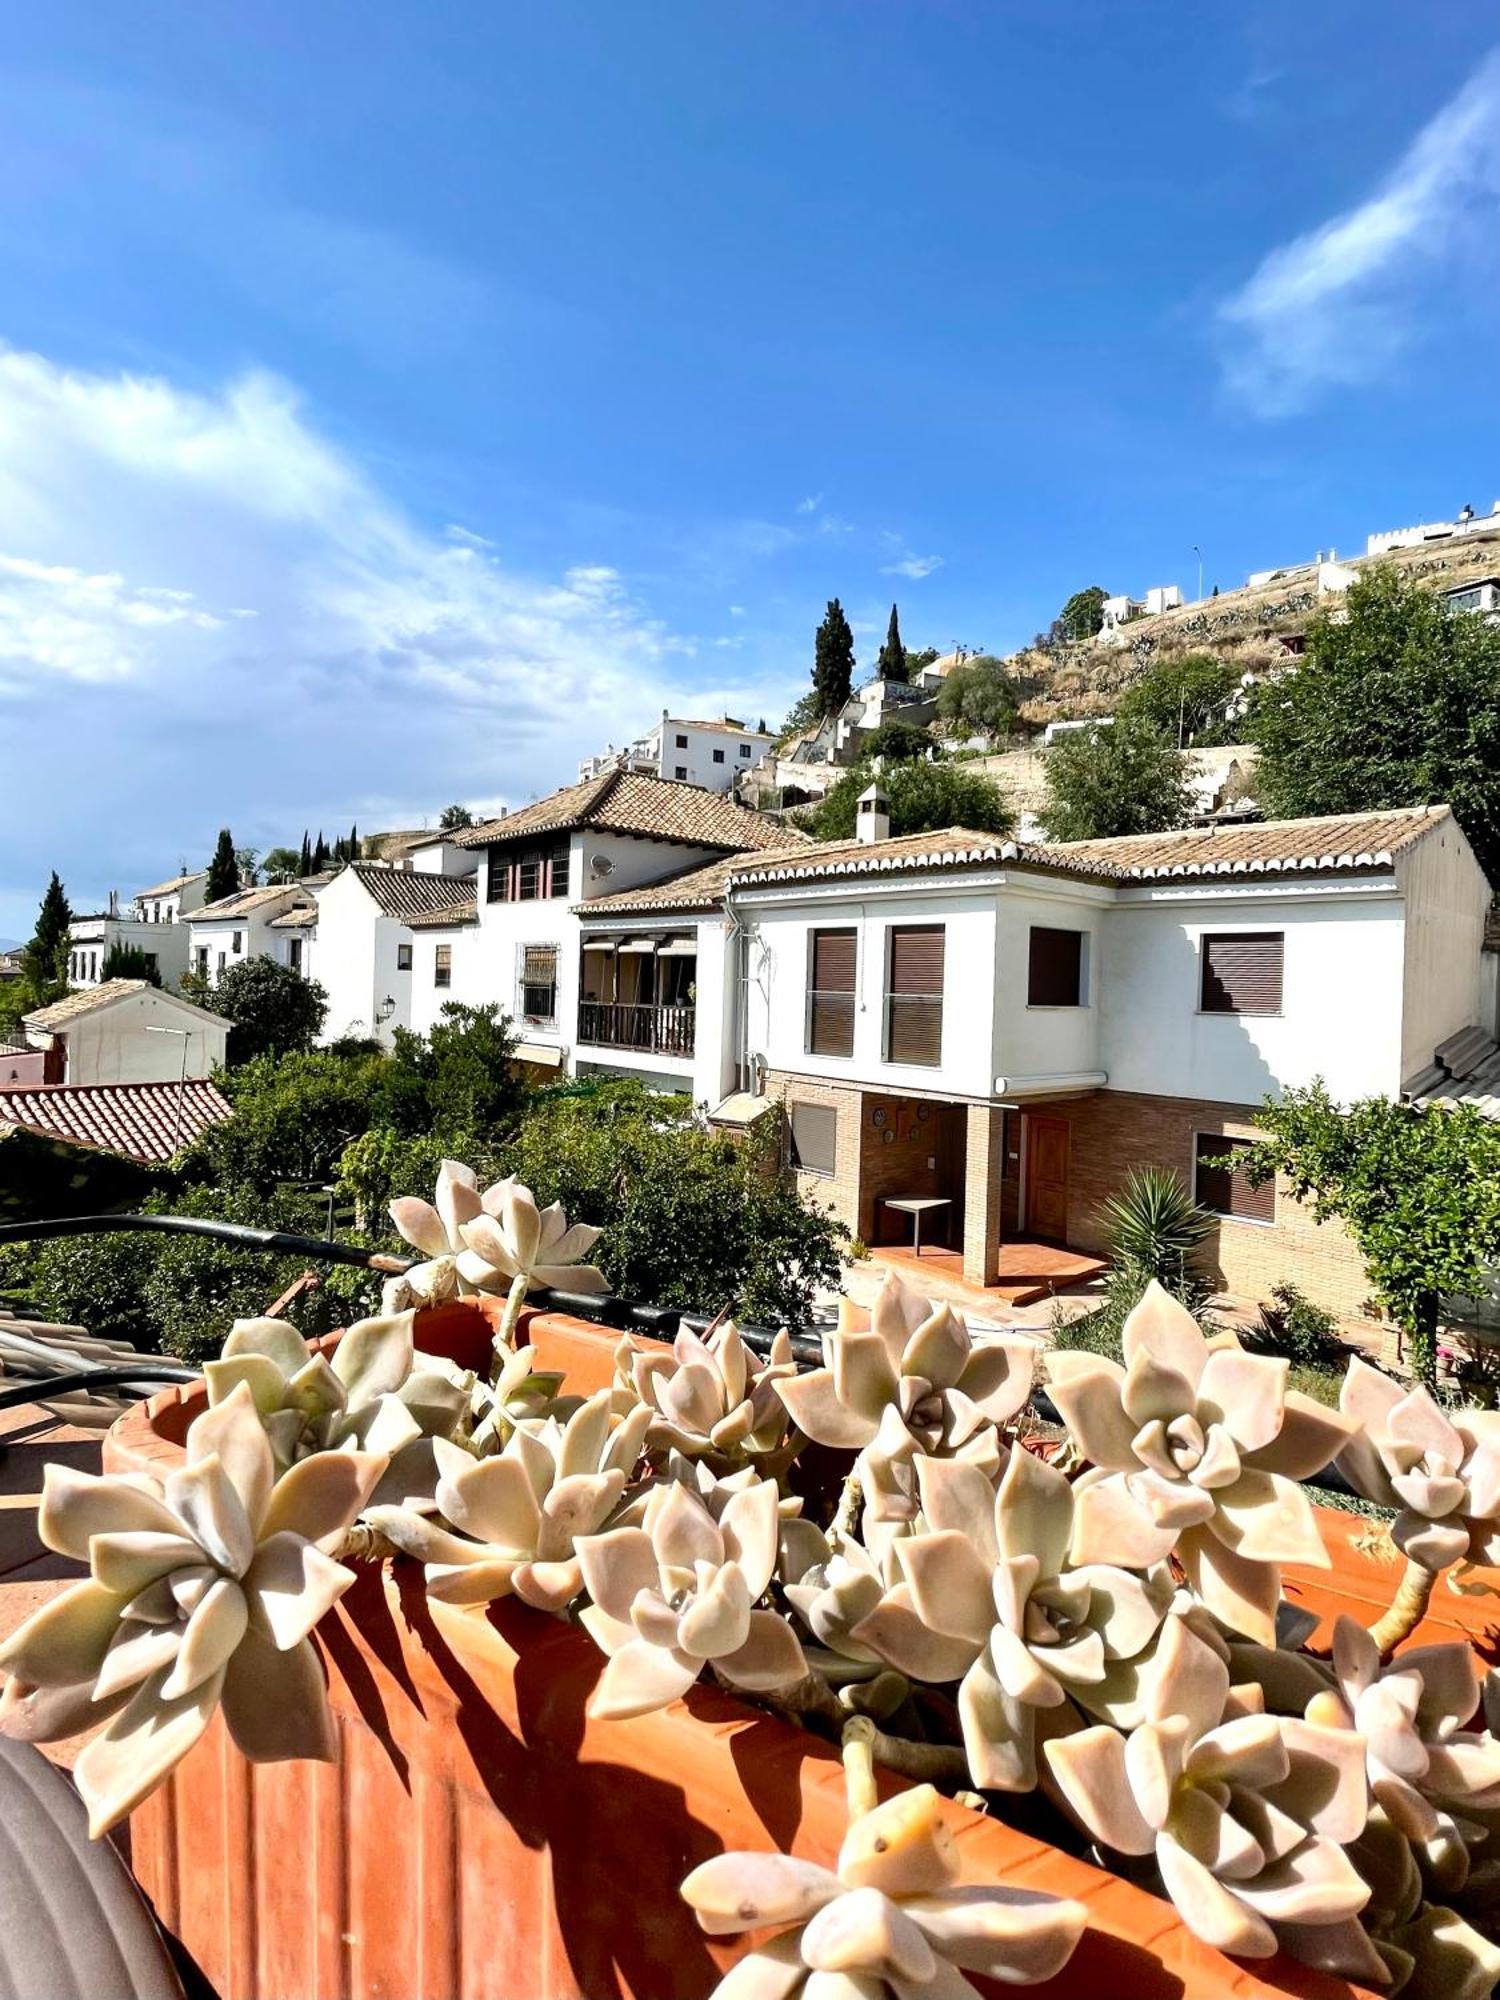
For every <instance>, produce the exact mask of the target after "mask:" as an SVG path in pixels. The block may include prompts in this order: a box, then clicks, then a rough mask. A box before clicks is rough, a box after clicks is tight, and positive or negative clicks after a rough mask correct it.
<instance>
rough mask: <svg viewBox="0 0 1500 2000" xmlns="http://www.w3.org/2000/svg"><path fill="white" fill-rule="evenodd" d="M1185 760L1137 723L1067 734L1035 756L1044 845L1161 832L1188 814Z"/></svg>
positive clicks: (1124, 719)
mask: <svg viewBox="0 0 1500 2000" xmlns="http://www.w3.org/2000/svg"><path fill="white" fill-rule="evenodd" d="M1191 770H1192V766H1191V763H1190V760H1189V759H1188V758H1187V757H1186V756H1185V755H1184V754H1183V752H1182V751H1180V750H1179V749H1178V748H1177V747H1176V744H1175V743H1173V742H1172V741H1170V740H1169V739H1168V738H1167V737H1166V736H1164V735H1163V734H1162V732H1161V731H1160V730H1159V729H1157V728H1156V727H1155V726H1154V725H1153V724H1152V723H1150V722H1149V721H1147V720H1146V718H1145V717H1144V716H1125V715H1121V716H1118V717H1116V719H1115V721H1114V723H1113V724H1110V725H1105V724H1100V725H1096V726H1095V727H1092V728H1089V729H1076V730H1069V731H1068V732H1067V733H1066V734H1065V735H1062V736H1059V737H1058V738H1057V739H1056V741H1055V742H1054V743H1053V744H1052V745H1051V747H1050V748H1049V749H1048V750H1046V751H1045V752H1044V753H1043V757H1042V773H1043V777H1044V780H1045V783H1046V796H1045V798H1044V800H1043V803H1042V808H1041V814H1040V818H1041V822H1042V825H1043V826H1044V827H1045V828H1046V830H1047V837H1048V839H1049V840H1106V839H1111V838H1113V837H1114V836H1116V835H1118V834H1125V833H1164V832H1166V831H1168V830H1169V829H1170V828H1172V827H1178V826H1185V825H1186V824H1187V822H1188V820H1189V819H1190V818H1191V816H1192V812H1193V793H1192V787H1191V785H1190V784H1189V777H1190V775H1191Z"/></svg>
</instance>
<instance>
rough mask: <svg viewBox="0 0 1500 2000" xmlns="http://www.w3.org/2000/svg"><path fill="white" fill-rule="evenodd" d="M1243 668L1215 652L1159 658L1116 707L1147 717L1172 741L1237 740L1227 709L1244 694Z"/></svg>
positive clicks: (1219, 741) (1200, 742)
mask: <svg viewBox="0 0 1500 2000" xmlns="http://www.w3.org/2000/svg"><path fill="white" fill-rule="evenodd" d="M1239 687H1240V669H1239V668H1238V667H1236V666H1234V665H1233V664H1232V663H1231V662H1230V661H1228V660H1216V659H1215V658H1214V656H1213V654H1212V653H1184V654H1182V655H1181V656H1180V657H1179V658H1177V659H1168V660H1159V661H1157V663H1156V664H1155V665H1154V666H1152V667H1150V668H1148V669H1147V671H1146V672H1145V673H1144V674H1142V676H1141V678H1140V679H1139V680H1138V681H1136V682H1135V683H1134V685H1133V686H1132V687H1130V688H1129V689H1128V690H1127V691H1126V693H1125V694H1124V696H1123V697H1122V698H1121V701H1120V705H1119V708H1118V710H1117V711H1116V713H1117V714H1119V715H1124V716H1142V717H1144V718H1145V720H1146V721H1147V722H1149V723H1151V724H1152V725H1153V727H1155V728H1157V729H1159V730H1160V731H1161V732H1162V734H1163V735H1164V736H1165V737H1167V738H1168V740H1169V741H1171V742H1173V743H1178V742H1181V743H1184V744H1187V743H1196V744H1199V745H1200V746H1207V745H1209V744H1213V743H1229V742H1232V741H1233V740H1234V725H1232V724H1231V723H1229V722H1228V721H1226V719H1225V713H1224V712H1225V710H1226V708H1227V707H1228V706H1229V703H1230V702H1231V700H1232V699H1233V698H1234V696H1235V695H1236V694H1238V692H1239Z"/></svg>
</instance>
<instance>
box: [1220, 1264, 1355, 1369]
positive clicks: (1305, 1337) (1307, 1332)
mask: <svg viewBox="0 0 1500 2000" xmlns="http://www.w3.org/2000/svg"><path fill="white" fill-rule="evenodd" d="M1244 1341H1245V1345H1246V1346H1247V1347H1249V1348H1252V1349H1254V1350H1255V1351H1256V1352H1258V1353H1261V1354H1283V1355H1285V1356H1286V1358H1287V1360H1288V1361H1290V1362H1291V1363H1292V1364H1293V1366H1294V1367H1297V1368H1310V1369H1320V1370H1322V1371H1324V1372H1325V1373H1326V1372H1334V1373H1335V1374H1336V1373H1338V1372H1339V1371H1341V1370H1342V1368H1343V1364H1344V1362H1345V1360H1346V1359H1347V1357H1348V1349H1347V1348H1346V1347H1345V1345H1344V1343H1343V1341H1342V1340H1340V1338H1339V1323H1338V1320H1337V1319H1336V1318H1335V1316H1334V1315H1333V1314H1332V1313H1331V1312H1325V1311H1324V1309H1323V1307H1322V1306H1319V1305H1314V1304H1313V1302H1312V1300H1311V1299H1310V1298H1308V1296H1307V1294H1306V1293H1305V1292H1302V1291H1299V1290H1298V1288H1297V1287H1296V1286H1295V1285H1290V1284H1282V1285H1276V1286H1274V1287H1273V1289H1272V1292H1271V1296H1270V1298H1269V1299H1268V1300H1267V1301H1266V1302H1265V1303H1264V1304H1263V1305H1262V1307H1261V1309H1260V1325H1259V1326H1258V1327H1255V1328H1253V1329H1252V1330H1251V1331H1250V1332H1249V1333H1247V1334H1246V1335H1245V1336H1244Z"/></svg>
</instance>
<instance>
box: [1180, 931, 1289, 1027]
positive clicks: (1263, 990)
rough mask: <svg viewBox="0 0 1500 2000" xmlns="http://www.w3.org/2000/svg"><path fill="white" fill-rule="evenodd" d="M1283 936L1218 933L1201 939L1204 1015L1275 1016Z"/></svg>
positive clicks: (1252, 932) (1260, 933) (1273, 933)
mask: <svg viewBox="0 0 1500 2000" xmlns="http://www.w3.org/2000/svg"><path fill="white" fill-rule="evenodd" d="M1284 942H1285V939H1284V935H1283V933H1282V932H1281V931H1221V932H1218V933H1217V934H1213V933H1210V934H1208V935H1206V936H1205V937H1204V939H1203V992H1202V996H1201V999H1200V1001H1199V1005H1200V1006H1201V1007H1202V1010H1203V1012H1204V1013H1205V1014H1279V1013H1280V1012H1281V968H1282V960H1283V946H1284Z"/></svg>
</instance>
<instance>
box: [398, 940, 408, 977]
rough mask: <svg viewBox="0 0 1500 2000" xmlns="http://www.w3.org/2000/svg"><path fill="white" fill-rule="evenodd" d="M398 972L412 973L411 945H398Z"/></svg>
mask: <svg viewBox="0 0 1500 2000" xmlns="http://www.w3.org/2000/svg"><path fill="white" fill-rule="evenodd" d="M396 970H397V971H398V972H410V971H411V946H410V945H409V944H398V945H397V947H396Z"/></svg>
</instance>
